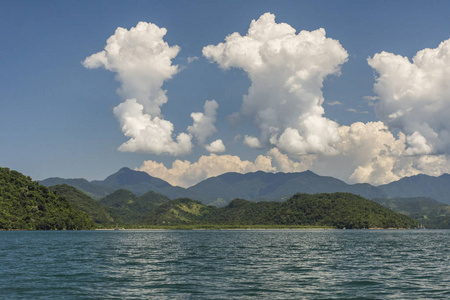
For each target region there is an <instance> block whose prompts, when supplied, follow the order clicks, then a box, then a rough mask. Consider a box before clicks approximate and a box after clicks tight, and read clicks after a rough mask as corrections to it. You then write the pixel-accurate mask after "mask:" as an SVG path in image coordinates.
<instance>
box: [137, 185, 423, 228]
mask: <svg viewBox="0 0 450 300" xmlns="http://www.w3.org/2000/svg"><path fill="white" fill-rule="evenodd" d="M144 223H146V224H152V225H180V224H182V225H216V226H219V227H220V226H240V225H242V226H245V225H248V226H252V225H266V226H269V227H270V226H275V227H276V226H281V225H282V226H326V227H334V228H348V229H353V228H417V227H418V225H419V224H418V222H417V221H416V220H414V219H412V218H410V217H407V216H405V215H402V214H398V213H395V212H393V211H392V210H390V209H387V208H385V207H383V206H381V205H379V204H378V203H375V202H373V201H370V200H367V199H364V198H362V197H360V196H356V195H353V194H349V193H333V194H316V195H308V194H296V195H294V196H293V197H291V198H290V199H289V200H287V201H285V202H266V201H263V202H251V201H247V200H242V199H235V200H233V201H231V203H229V204H228V205H227V206H225V207H222V208H217V207H214V206H205V205H203V204H202V203H201V202H199V201H195V200H190V199H177V200H172V201H169V202H166V203H163V204H161V205H160V206H158V207H157V208H156V209H155V210H152V211H151V212H150V213H149V214H147V215H146V216H145V217H144Z"/></svg>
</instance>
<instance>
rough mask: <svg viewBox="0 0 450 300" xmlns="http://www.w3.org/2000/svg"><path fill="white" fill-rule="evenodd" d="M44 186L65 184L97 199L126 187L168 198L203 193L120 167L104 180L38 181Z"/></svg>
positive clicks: (55, 179) (200, 197)
mask: <svg viewBox="0 0 450 300" xmlns="http://www.w3.org/2000/svg"><path fill="white" fill-rule="evenodd" d="M40 183H41V184H43V185H45V186H48V187H50V186H54V185H57V184H67V185H70V186H73V187H75V188H77V189H78V190H80V191H82V192H83V193H85V194H86V195H88V196H90V197H92V198H94V199H96V200H99V199H101V198H103V197H105V196H107V195H109V194H112V193H113V192H114V191H117V190H119V189H126V190H129V191H130V192H132V193H134V194H136V195H143V194H145V193H147V192H148V191H153V192H156V193H158V194H162V195H165V196H167V197H169V198H170V199H176V198H182V197H189V198H193V199H199V200H203V199H205V196H204V195H199V194H197V193H195V192H190V191H187V190H186V189H184V188H182V187H178V186H172V185H170V184H169V183H168V182H166V181H164V180H162V179H159V178H156V177H152V176H150V175H148V174H147V173H145V172H140V171H134V170H131V169H129V168H122V169H120V170H119V171H118V172H116V173H114V174H112V175H110V176H108V177H107V178H106V179H105V180H94V181H90V182H89V181H87V180H86V179H62V178H58V177H53V178H48V179H45V180H42V181H41V182H40Z"/></svg>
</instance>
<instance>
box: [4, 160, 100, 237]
mask: <svg viewBox="0 0 450 300" xmlns="http://www.w3.org/2000/svg"><path fill="white" fill-rule="evenodd" d="M93 227H94V223H93V222H92V221H91V219H90V218H89V216H88V215H87V214H86V213H84V212H82V211H80V210H78V209H76V208H75V207H74V206H73V205H72V204H70V202H69V201H67V200H66V199H64V198H62V197H58V196H56V195H55V194H54V193H52V192H51V191H50V190H49V189H48V188H46V187H45V186H42V185H39V184H38V183H37V182H34V181H32V180H31V178H30V177H26V176H24V175H22V174H21V173H19V172H17V171H11V170H9V169H8V168H0V229H3V230H4V229H7V230H10V229H22V230H65V229H67V230H75V229H91V228H93Z"/></svg>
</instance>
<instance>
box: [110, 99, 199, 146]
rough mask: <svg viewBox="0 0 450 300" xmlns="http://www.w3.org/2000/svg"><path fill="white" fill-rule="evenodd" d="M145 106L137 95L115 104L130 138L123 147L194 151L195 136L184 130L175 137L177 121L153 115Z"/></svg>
mask: <svg viewBox="0 0 450 300" xmlns="http://www.w3.org/2000/svg"><path fill="white" fill-rule="evenodd" d="M143 110H144V106H143V105H142V104H139V103H137V101H136V99H128V100H127V101H125V102H123V103H121V104H119V105H118V106H116V107H115V108H114V114H115V115H116V117H117V119H118V120H119V122H120V125H121V129H122V132H123V134H124V135H125V136H127V137H129V138H130V139H129V140H128V141H127V142H125V143H123V144H122V145H121V146H120V147H119V150H120V151H129V152H139V153H154V154H171V155H182V154H187V153H189V152H190V151H191V148H192V144H191V137H190V136H189V135H188V134H186V133H180V134H179V135H178V137H177V139H176V141H174V140H173V139H172V133H173V124H172V123H171V122H169V121H167V120H164V119H161V118H159V117H154V118H152V117H151V116H150V115H149V114H146V113H144V112H143Z"/></svg>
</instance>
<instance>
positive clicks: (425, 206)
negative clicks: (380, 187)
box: [374, 197, 450, 229]
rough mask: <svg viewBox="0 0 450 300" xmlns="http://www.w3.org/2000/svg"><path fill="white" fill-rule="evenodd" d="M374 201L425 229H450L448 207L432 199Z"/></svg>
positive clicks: (449, 206)
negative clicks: (414, 221)
mask: <svg viewBox="0 0 450 300" xmlns="http://www.w3.org/2000/svg"><path fill="white" fill-rule="evenodd" d="M374 201H376V202H378V203H380V204H381V205H383V206H386V207H387V208H389V209H392V210H393V211H395V212H398V213H402V214H405V215H407V216H410V217H411V218H414V219H416V220H418V221H419V222H420V223H421V224H422V225H423V226H424V227H425V228H430V229H436V228H439V229H450V205H447V204H443V203H441V202H439V201H436V200H434V199H432V198H425V197H416V198H392V199H375V200H374Z"/></svg>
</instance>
